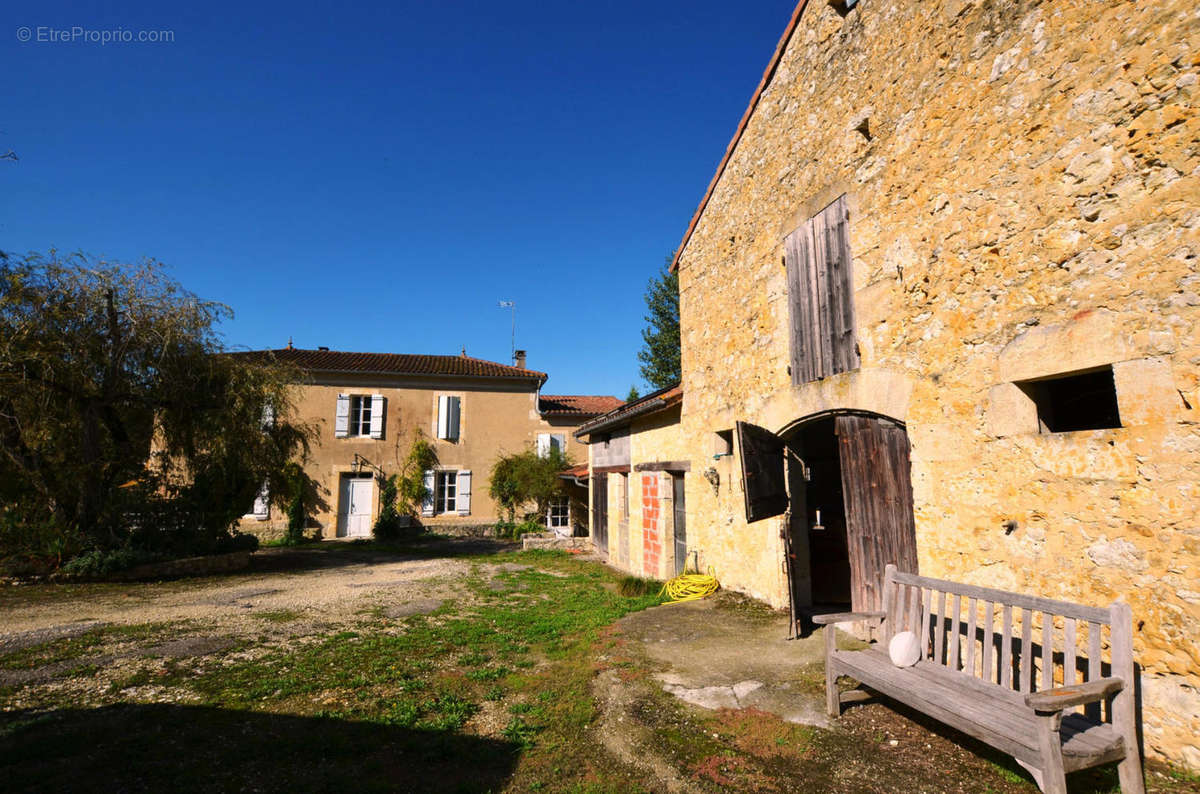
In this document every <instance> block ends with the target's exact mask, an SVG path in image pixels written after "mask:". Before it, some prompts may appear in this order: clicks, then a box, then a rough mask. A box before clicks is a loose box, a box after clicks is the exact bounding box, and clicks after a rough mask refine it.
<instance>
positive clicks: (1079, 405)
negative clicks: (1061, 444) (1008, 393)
mask: <svg viewBox="0 0 1200 794" xmlns="http://www.w3.org/2000/svg"><path fill="white" fill-rule="evenodd" d="M1017 386H1018V387H1019V388H1020V389H1021V391H1023V392H1025V394H1026V395H1027V396H1028V397H1029V399H1031V400H1033V403H1034V405H1036V406H1037V416H1038V430H1039V431H1040V432H1042V433H1069V432H1071V431H1074V430H1100V429H1102V428H1108V427H1120V426H1121V413H1120V411H1119V410H1118V407H1117V387H1116V384H1115V383H1114V382H1113V372H1112V367H1111V366H1109V367H1104V368H1102V369H1098V370H1091V371H1088V372H1076V373H1072V374H1070V375H1059V376H1056V377H1053V378H1043V379H1041V380H1032V381H1022V382H1019V383H1017Z"/></svg>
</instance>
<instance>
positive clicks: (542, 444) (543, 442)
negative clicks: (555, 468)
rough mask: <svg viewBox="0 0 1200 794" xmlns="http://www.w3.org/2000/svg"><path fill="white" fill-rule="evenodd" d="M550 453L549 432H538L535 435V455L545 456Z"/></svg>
mask: <svg viewBox="0 0 1200 794" xmlns="http://www.w3.org/2000/svg"><path fill="white" fill-rule="evenodd" d="M549 454H550V434H549V433H538V437H537V456H538V457H539V458H544V457H547V456H548V455H549Z"/></svg>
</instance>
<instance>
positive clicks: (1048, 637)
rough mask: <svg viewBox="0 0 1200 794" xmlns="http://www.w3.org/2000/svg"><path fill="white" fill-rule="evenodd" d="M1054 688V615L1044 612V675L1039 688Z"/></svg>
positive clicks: (1039, 680) (1039, 681) (1040, 679)
mask: <svg viewBox="0 0 1200 794" xmlns="http://www.w3.org/2000/svg"><path fill="white" fill-rule="evenodd" d="M1053 688H1054V616H1053V615H1050V614H1048V613H1042V675H1041V677H1040V678H1039V679H1038V690H1039V691H1040V690H1045V689H1053Z"/></svg>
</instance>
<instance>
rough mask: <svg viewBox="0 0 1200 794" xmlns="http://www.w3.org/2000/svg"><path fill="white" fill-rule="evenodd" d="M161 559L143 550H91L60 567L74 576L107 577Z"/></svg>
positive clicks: (158, 555) (124, 548)
mask: <svg viewBox="0 0 1200 794" xmlns="http://www.w3.org/2000/svg"><path fill="white" fill-rule="evenodd" d="M161 559H163V555H161V554H155V553H153V552H149V551H146V550H144V549H134V548H129V547H123V548H119V549H92V550H91V551H88V552H84V553H83V554H80V555H78V556H76V557H72V558H71V559H69V560H67V562H66V563H65V564H64V565H63V566H62V570H63V572H64V573H69V574H73V575H75V576H86V577H99V576H108V575H109V574H113V573H116V572H118V571H125V570H128V569H130V568H134V567H136V566H138V565H145V564H146V563H148V562H156V561H158V560H161Z"/></svg>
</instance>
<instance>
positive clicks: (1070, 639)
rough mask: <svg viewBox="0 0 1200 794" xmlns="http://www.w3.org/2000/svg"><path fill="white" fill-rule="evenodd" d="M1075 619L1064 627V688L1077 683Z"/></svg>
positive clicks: (1068, 620)
mask: <svg viewBox="0 0 1200 794" xmlns="http://www.w3.org/2000/svg"><path fill="white" fill-rule="evenodd" d="M1076 623H1077V621H1076V620H1075V618H1067V620H1066V625H1065V626H1063V686H1071V685H1072V684H1074V683H1075V668H1076V667H1077V666H1078V665H1079V660H1078V659H1077V658H1076V648H1077V647H1078V646H1076V645H1075V642H1076V639H1075V626H1076Z"/></svg>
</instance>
